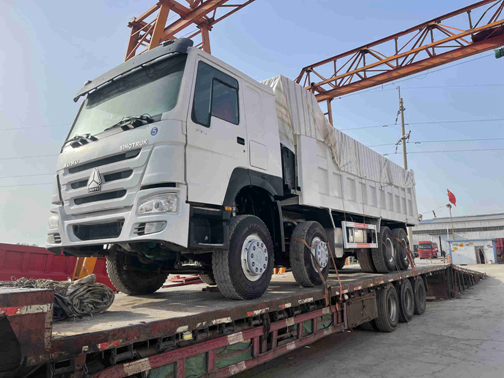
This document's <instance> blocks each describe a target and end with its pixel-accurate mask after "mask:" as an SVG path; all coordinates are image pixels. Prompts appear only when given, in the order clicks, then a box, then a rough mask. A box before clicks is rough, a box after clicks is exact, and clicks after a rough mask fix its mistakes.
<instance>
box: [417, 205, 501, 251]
mask: <svg viewBox="0 0 504 378" xmlns="http://www.w3.org/2000/svg"><path fill="white" fill-rule="evenodd" d="M453 227H454V229H455V240H479V239H485V240H489V239H495V238H504V213H500V214H484V215H470V216H465V217H453ZM421 240H422V241H423V240H426V241H432V242H436V243H438V244H439V246H440V248H442V249H443V251H445V252H448V251H449V250H450V248H449V245H448V242H447V241H448V240H453V236H452V228H451V222H450V218H449V217H448V218H434V219H427V220H423V221H421V222H420V224H419V225H418V226H417V227H414V228H413V246H414V247H415V249H416V248H417V247H418V242H419V241H421ZM440 252H441V251H440Z"/></svg>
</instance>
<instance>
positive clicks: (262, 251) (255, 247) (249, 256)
mask: <svg viewBox="0 0 504 378" xmlns="http://www.w3.org/2000/svg"><path fill="white" fill-rule="evenodd" d="M241 262H242V270H243V273H244V274H245V276H246V277H247V278H248V279H249V280H250V281H257V280H258V279H259V278H261V276H262V275H263V274H264V272H266V270H267V268H268V249H267V248H266V245H265V244H264V242H263V241H262V239H261V237H260V236H259V235H257V234H252V235H249V236H247V238H246V239H245V241H244V242H243V247H242V251H241Z"/></svg>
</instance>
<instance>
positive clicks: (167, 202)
mask: <svg viewBox="0 0 504 378" xmlns="http://www.w3.org/2000/svg"><path fill="white" fill-rule="evenodd" d="M177 208H178V197H177V195H176V194H174V193H166V194H158V195H155V196H153V197H149V198H146V199H144V200H143V201H141V202H140V205H139V206H138V214H140V215H149V214H159V213H176V212H177Z"/></svg>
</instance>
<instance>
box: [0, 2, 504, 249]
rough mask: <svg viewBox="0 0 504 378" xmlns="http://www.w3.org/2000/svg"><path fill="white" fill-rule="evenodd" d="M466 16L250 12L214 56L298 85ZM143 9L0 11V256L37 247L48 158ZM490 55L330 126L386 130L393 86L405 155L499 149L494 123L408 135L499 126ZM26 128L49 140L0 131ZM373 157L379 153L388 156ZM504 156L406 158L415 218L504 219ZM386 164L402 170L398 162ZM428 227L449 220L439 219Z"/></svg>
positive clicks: (496, 64)
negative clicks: (374, 47)
mask: <svg viewBox="0 0 504 378" xmlns="http://www.w3.org/2000/svg"><path fill="white" fill-rule="evenodd" d="M472 2H473V1H466V0H463V1H461V0H457V1H455V0H444V1H442V2H440V1H432V0H408V1H399V0H382V1H366V0H361V1H359V3H358V7H357V6H356V4H357V3H355V2H334V1H329V0H325V1H322V0H320V1H315V0H313V1H309V2H307V1H301V0H275V1H266V0H256V1H255V2H254V3H252V4H251V5H249V6H248V7H246V8H245V9H243V10H241V11H240V12H238V13H236V14H235V15H233V16H231V17H230V18H228V19H227V20H225V21H223V22H221V23H220V24H218V25H216V26H215V28H214V30H213V31H212V32H211V41H212V53H213V54H214V55H215V56H217V57H218V58H220V59H222V60H224V61H226V62H228V63H229V64H231V65H232V66H234V67H236V68H238V69H240V70H241V71H243V72H245V73H247V74H248V75H250V76H251V77H253V78H255V79H257V80H263V79H266V78H269V77H272V76H275V75H278V74H283V75H285V76H287V77H290V78H295V77H296V76H297V75H298V74H299V72H300V70H301V68H302V67H304V66H305V65H307V64H309V63H312V62H315V61H318V60H321V59H324V58H327V57H329V56H333V55H335V54H337V53H340V52H344V51H347V50H349V49H352V48H355V47H357V46H360V45H363V44H365V43H367V42H371V41H373V40H375V39H378V38H381V37H384V36H387V35H389V34H393V33H395V32H398V31H401V30H404V29H406V28H408V27H411V26H413V25H415V24H418V23H421V22H423V21H426V20H428V19H431V18H434V17H435V16H439V15H441V14H444V13H447V12H450V11H452V10H455V9H457V8H459V7H462V6H465V5H468V4H471V3H472ZM153 3H154V1H138V0H137V1H133V0H124V1H112V0H107V1H97V0H88V1H86V2H71V3H69V2H66V1H60V0H48V1H44V2H36V1H28V0H23V1H12V0H4V1H2V2H1V3H0V13H1V14H2V17H3V22H2V23H1V25H0V32H1V35H2V36H3V38H2V48H1V49H0V67H1V70H0V88H1V90H0V135H1V136H2V138H1V140H2V142H3V143H2V149H1V151H0V164H1V167H2V168H1V173H0V208H1V211H2V214H3V216H2V218H1V219H0V242H8V243H17V242H19V243H37V244H40V245H43V244H44V243H45V237H46V236H45V235H46V224H47V222H46V221H47V218H48V216H49V209H50V204H49V203H50V191H51V185H50V184H49V185H48V184H47V183H50V182H52V179H53V176H54V170H55V166H56V159H57V156H55V155H57V153H58V151H59V148H60V147H61V144H62V142H63V140H64V139H65V137H66V134H67V132H68V128H69V127H70V125H71V123H72V121H73V119H74V116H75V114H76V112H77V106H76V105H75V104H74V103H73V101H72V97H73V95H74V94H75V93H76V92H77V91H78V90H79V89H80V87H81V86H82V84H83V83H84V82H85V81H86V80H88V79H93V78H94V77H96V76H98V75H99V74H101V73H103V72H105V71H107V70H109V69H110V68H112V67H114V66H116V65H117V64H119V63H121V62H122V60H123V58H124V53H125V49H126V43H127V39H128V35H129V30H130V29H129V28H127V26H126V25H127V22H128V21H129V20H130V19H131V18H132V17H133V16H137V15H139V14H140V13H142V12H143V11H144V10H146V9H147V8H149V7H150V6H151V5H152V4H153ZM307 4H309V5H307ZM491 55H492V52H487V53H484V54H480V55H478V56H476V57H473V58H469V59H467V60H466V62H467V63H464V64H461V65H457V66H454V67H452V68H449V69H442V70H440V71H438V72H431V73H427V74H425V75H420V76H419V77H417V78H414V79H410V80H405V81H403V82H401V83H393V84H390V85H386V86H384V87H383V89H381V88H378V89H376V90H374V89H373V90H370V91H367V92H360V93H358V94H355V95H351V96H348V97H344V98H342V99H337V100H335V101H333V112H334V118H335V126H336V127H338V128H340V129H351V128H358V127H366V126H373V125H382V124H388V125H393V124H394V122H395V118H396V113H397V109H398V99H397V91H396V90H395V87H396V86H397V85H401V88H402V95H403V98H404V103H405V107H406V121H407V122H408V123H410V126H408V127H409V128H410V129H411V131H412V132H411V141H412V142H414V141H437V140H455V139H457V140H458V139H472V140H474V139H492V140H490V141H472V142H445V143H426V144H420V145H415V144H413V143H410V144H409V145H408V149H409V151H411V152H418V151H440V150H443V151H444V150H467V149H482V148H484V149H492V148H504V139H503V140H498V139H499V138H504V122H503V121H497V122H465V123H453V122H452V123H445V124H442V123H436V124H419V123H423V122H434V121H467V120H486V119H504V109H503V108H502V103H503V100H504V78H503V76H502V72H503V70H504V59H501V60H496V59H494V58H493V56H491ZM474 58H478V59H476V60H473V59H474ZM479 58H481V59H479ZM462 62H464V61H462ZM444 67H446V66H444ZM499 104H501V105H499ZM35 126H50V127H43V128H34V129H29V130H26V129H25V130H6V129H15V128H21V127H23V128H24V127H35ZM345 132H346V133H348V134H349V135H350V136H352V137H354V138H356V139H357V140H359V141H361V142H362V143H364V144H366V145H377V144H389V143H395V142H396V141H397V140H398V138H399V137H400V128H399V127H398V126H389V127H387V128H383V127H380V128H368V129H358V130H353V131H352V130H346V131H345ZM374 149H375V150H376V151H378V152H380V153H388V152H393V151H394V150H395V147H394V146H380V147H374ZM503 152H504V151H487V152H458V153H424V154H421V153H418V154H413V153H412V154H411V155H409V166H410V168H411V169H413V170H414V171H415V175H416V182H417V198H418V209H419V212H429V211H430V210H432V209H435V208H438V207H440V206H443V205H444V204H445V203H446V202H447V197H446V189H447V188H449V189H450V190H451V191H452V192H453V193H454V194H455V195H456V196H457V202H458V206H457V207H456V208H455V209H454V215H469V214H480V213H491V212H501V211H504V198H503V196H502V195H501V192H502V188H503V183H504V180H503V179H504V173H503V170H502V165H503V163H504V160H503V158H502V153H503ZM45 155H52V156H46V157H42V156H45ZM26 156H40V157H37V158H31V159H27V158H23V157H26ZM389 158H390V159H391V160H392V161H394V162H396V163H398V164H402V157H401V155H400V154H397V155H390V156H389ZM45 174H47V175H45ZM6 176H8V177H7V178H5V177H6ZM12 176H26V177H12ZM2 177H4V178H2ZM436 213H437V214H438V216H447V215H448V212H447V209H440V210H438V211H436ZM425 216H426V217H427V218H428V217H430V216H431V213H427V214H425Z"/></svg>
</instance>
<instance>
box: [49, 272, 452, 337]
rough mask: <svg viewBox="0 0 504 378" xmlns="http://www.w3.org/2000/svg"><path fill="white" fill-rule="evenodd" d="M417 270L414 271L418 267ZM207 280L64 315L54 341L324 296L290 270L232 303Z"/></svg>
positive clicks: (356, 280) (367, 280)
mask: <svg viewBox="0 0 504 378" xmlns="http://www.w3.org/2000/svg"><path fill="white" fill-rule="evenodd" d="M445 269H446V267H445V266H444V265H433V266H428V267H422V268H420V269H419V271H420V272H421V273H422V274H425V273H431V272H437V271H442V270H445ZM417 270H418V269H417ZM412 275H413V271H412V270H411V269H409V270H407V271H401V272H398V273H387V274H371V273H363V272H362V271H361V270H360V269H343V270H342V271H341V272H340V279H341V283H342V286H343V293H344V294H345V293H351V292H353V291H355V290H360V289H365V288H370V287H373V286H379V285H381V284H384V283H387V282H392V281H396V280H399V279H402V278H405V277H411V276H412ZM328 283H329V284H330V285H331V287H332V289H333V290H334V292H333V295H339V290H338V289H339V283H338V280H337V278H336V274H330V275H329V279H328ZM207 287H208V285H206V284H197V285H188V286H185V287H177V288H166V289H160V290H158V291H157V292H156V293H154V294H149V295H143V296H128V295H124V294H122V293H119V294H118V295H116V298H115V300H114V304H113V305H112V306H111V307H110V308H109V309H108V310H107V311H106V312H105V313H103V314H100V315H98V316H97V317H96V318H94V319H91V318H89V319H81V320H77V321H74V320H73V319H67V320H64V321H60V322H56V323H54V325H53V340H57V339H62V338H65V337H72V336H77V335H82V334H89V333H95V332H104V331H107V332H110V331H113V330H119V329H121V328H124V327H133V326H138V325H142V327H145V326H147V325H148V324H151V323H155V322H158V321H164V322H170V323H173V324H172V325H171V330H172V331H176V330H177V328H179V327H186V326H187V330H188V331H192V330H193V329H195V328H197V326H198V324H200V323H201V322H202V321H203V322H204V321H206V322H208V319H211V322H213V324H220V323H222V322H224V321H225V320H228V318H230V319H231V320H236V319H241V318H245V317H247V316H248V314H249V313H251V312H254V311H262V310H264V309H265V308H266V307H268V309H269V310H274V309H275V308H276V309H282V308H283V307H281V306H282V305H286V304H287V305H289V304H290V305H292V306H293V305H295V304H297V303H298V302H299V301H302V302H303V301H308V300H309V301H311V302H312V301H318V300H323V299H324V289H323V288H322V287H316V288H302V287H300V286H299V285H298V284H297V283H296V281H295V280H294V277H293V276H292V273H285V274H282V275H273V278H272V280H271V283H270V285H269V287H268V291H267V292H266V293H265V294H264V295H263V296H262V297H261V298H258V299H255V300H249V301H233V300H230V299H227V298H225V297H224V296H223V295H222V294H221V293H220V292H219V291H213V292H212V291H203V290H205V289H206V288H207ZM305 303H307V302H305Z"/></svg>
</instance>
